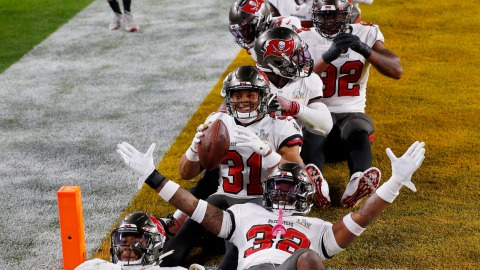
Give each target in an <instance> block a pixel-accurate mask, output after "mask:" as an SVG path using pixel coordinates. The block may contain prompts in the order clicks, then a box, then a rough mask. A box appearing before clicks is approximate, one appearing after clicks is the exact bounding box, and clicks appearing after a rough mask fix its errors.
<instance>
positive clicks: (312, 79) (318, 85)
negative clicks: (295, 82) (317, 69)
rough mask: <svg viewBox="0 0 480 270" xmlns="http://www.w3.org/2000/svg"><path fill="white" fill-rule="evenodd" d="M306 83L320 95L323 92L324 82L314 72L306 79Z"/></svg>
mask: <svg viewBox="0 0 480 270" xmlns="http://www.w3.org/2000/svg"><path fill="white" fill-rule="evenodd" d="M304 82H305V86H306V87H307V88H309V89H312V90H313V91H319V92H320V93H322V92H323V89H322V86H323V82H322V79H320V77H319V76H318V75H317V74H315V73H313V72H312V74H310V76H308V77H306V78H304Z"/></svg>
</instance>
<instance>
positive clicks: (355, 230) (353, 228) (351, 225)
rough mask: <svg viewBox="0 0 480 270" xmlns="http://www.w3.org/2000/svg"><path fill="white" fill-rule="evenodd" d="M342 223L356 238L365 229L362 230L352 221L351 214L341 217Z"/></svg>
mask: <svg viewBox="0 0 480 270" xmlns="http://www.w3.org/2000/svg"><path fill="white" fill-rule="evenodd" d="M343 223H344V224H345V227H347V229H348V230H349V231H350V232H351V233H353V234H355V235H356V236H359V235H360V234H362V232H363V231H365V228H362V227H361V226H360V225H358V224H357V223H356V222H355V221H353V219H352V213H350V214H348V215H346V216H344V217H343Z"/></svg>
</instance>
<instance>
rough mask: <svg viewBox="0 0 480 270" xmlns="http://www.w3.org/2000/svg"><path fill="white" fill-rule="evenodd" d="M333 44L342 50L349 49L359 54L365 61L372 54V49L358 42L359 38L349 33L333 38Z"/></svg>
mask: <svg viewBox="0 0 480 270" xmlns="http://www.w3.org/2000/svg"><path fill="white" fill-rule="evenodd" d="M333 42H334V43H335V45H336V46H338V47H339V48H340V49H342V50H345V51H346V50H348V48H351V49H352V50H354V51H356V52H357V53H359V54H361V55H362V56H363V57H365V59H367V58H368V57H370V55H371V54H372V48H371V47H370V46H368V45H367V44H365V43H363V42H362V41H360V38H359V37H357V36H355V35H352V34H350V33H341V34H338V35H337V36H336V37H334V38H333Z"/></svg>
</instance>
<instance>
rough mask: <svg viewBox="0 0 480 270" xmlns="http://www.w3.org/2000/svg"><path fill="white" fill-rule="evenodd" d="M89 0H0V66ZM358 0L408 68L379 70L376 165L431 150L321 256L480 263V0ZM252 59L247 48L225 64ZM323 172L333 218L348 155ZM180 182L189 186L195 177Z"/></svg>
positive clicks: (364, 264)
mask: <svg viewBox="0 0 480 270" xmlns="http://www.w3.org/2000/svg"><path fill="white" fill-rule="evenodd" d="M90 2H92V1H91V0H83V1H67V2H65V1H57V0H51V1H32V0H29V1H5V0H0V3H1V5H2V8H1V9H0V15H1V16H0V22H1V23H2V26H3V27H2V28H1V29H0V37H1V42H0V72H2V71H4V70H5V69H6V68H8V67H9V66H10V65H11V64H12V63H14V62H15V61H17V60H18V59H20V58H21V57H22V55H23V54H25V53H27V52H28V51H29V50H30V49H31V48H33V47H34V46H35V45H36V44H38V43H39V42H40V41H42V40H43V39H44V38H46V37H47V36H48V35H49V34H50V33H52V32H53V31H55V30H56V29H57V28H58V27H59V26H60V25H61V24H63V23H65V22H66V21H68V20H69V19H70V18H71V17H72V16H73V15H75V14H76V13H77V12H78V11H80V10H81V9H82V8H84V7H85V6H87V5H88V4H89V3H90ZM361 9H362V17H363V20H364V21H371V22H373V23H375V24H378V25H380V29H381V30H382V32H383V34H384V35H385V40H386V44H385V46H386V47H387V48H388V49H390V50H392V51H393V52H395V53H396V54H397V55H398V56H399V57H400V59H401V60H402V66H403V77H402V79H400V80H398V81H395V80H392V79H388V78H386V77H384V76H382V75H381V74H379V73H378V72H376V71H375V70H374V68H373V67H372V68H371V74H370V79H369V84H368V91H367V92H368V94H367V100H368V101H367V113H368V114H369V115H370V116H371V117H372V118H373V120H374V123H375V129H376V131H375V141H374V143H373V145H372V149H373V154H374V158H373V166H376V167H378V168H380V169H381V170H382V175H383V176H384V179H383V181H385V180H387V179H388V177H389V176H390V172H391V171H390V165H389V160H388V157H387V156H386V154H385V148H387V147H390V148H391V149H392V150H393V152H394V153H395V154H397V155H398V154H401V153H403V152H404V151H405V150H406V149H407V148H408V146H409V145H410V144H411V143H412V142H413V141H415V140H422V141H425V143H426V146H425V148H426V149H427V152H426V159H425V161H424V163H423V165H422V167H421V168H420V169H419V170H418V172H416V173H415V175H414V177H413V179H412V181H413V182H414V183H415V185H416V186H417V189H418V192H417V193H413V192H411V191H410V190H408V189H402V191H401V194H400V195H399V197H398V198H397V199H396V201H395V202H394V203H393V205H392V206H390V207H389V208H388V209H387V210H386V211H385V212H384V213H383V214H382V215H381V216H380V217H379V219H378V220H377V221H375V222H374V223H373V224H372V225H370V226H369V227H368V229H367V230H366V231H365V232H364V233H363V234H362V236H361V237H360V238H358V239H357V240H356V242H355V243H353V244H352V245H351V246H350V247H349V248H348V249H347V250H346V251H344V252H342V253H340V254H338V255H336V256H335V257H334V258H333V259H332V260H328V261H325V265H326V266H327V267H333V268H344V269H353V268H383V269H385V268H387V269H388V268H403V269H405V268H408V269H480V221H479V218H478V217H479V212H480V206H479V202H480V180H479V179H480V136H479V133H480V128H479V123H480V119H479V114H480V105H479V100H480V90H479V89H480V75H479V74H480V72H479V71H478V68H477V67H478V66H479V65H480V57H479V55H480V31H478V30H477V26H476V21H477V20H476V19H478V17H479V16H478V15H477V14H479V13H480V6H479V5H478V3H477V4H472V3H466V2H465V3H464V2H451V1H447V0H439V1H435V2H425V1H399V0H396V1H394V0H385V1H378V0H377V1H375V2H374V3H373V4H372V5H371V6H361ZM225 12H227V11H225ZM5 26H6V27H5ZM225 29H227V28H225ZM226 31H227V30H226ZM232 42H234V41H233V40H232ZM249 61H250V60H249V58H248V57H246V56H245V55H239V57H238V58H237V62H234V63H233V64H232V66H231V67H230V68H229V70H233V69H234V68H235V67H236V66H237V65H240V64H242V63H249ZM224 75H225V74H224ZM218 79H219V82H221V78H218ZM219 89H220V88H219V84H217V86H216V87H215V88H214V89H213V90H212V93H211V94H210V95H209V96H208V97H207V98H206V99H205V102H204V104H202V105H201V107H200V108H199V110H198V111H197V113H196V114H195V115H194V116H193V117H192V119H191V120H190V122H189V123H188V125H187V126H186V127H185V129H184V131H183V132H182V133H181V134H180V136H179V137H178V138H177V140H176V141H175V143H174V144H173V145H172V147H171V148H170V150H169V151H168V152H167V153H166V154H165V156H164V158H163V160H162V161H161V162H160V164H159V169H160V170H161V172H162V173H163V174H165V175H166V176H167V177H169V178H171V179H174V180H177V181H178V182H180V180H179V176H178V172H177V171H178V160H179V157H180V156H181V155H182V154H183V153H184V151H185V150H186V149H187V148H188V146H189V144H190V141H191V138H192V137H193V134H194V130H195V127H196V126H197V125H198V124H199V123H201V122H203V120H204V118H205V117H206V116H207V115H208V114H209V113H210V112H211V111H213V110H215V109H216V108H217V107H218V105H219V104H220V102H221V100H220V99H219V95H218V91H219ZM0 91H1V89H0ZM112 151H113V149H112ZM116 166H121V165H118V164H117V165H116ZM324 176H325V178H326V179H327V181H328V182H329V185H330V192H331V196H332V201H333V207H331V208H330V209H327V210H322V211H318V210H315V211H313V212H312V213H311V214H310V215H311V216H316V217H320V218H322V219H325V220H328V221H332V222H335V221H337V220H340V219H341V218H342V217H343V216H344V215H345V214H347V213H348V212H350V211H349V210H345V209H342V208H341V207H340V206H339V203H338V202H339V200H340V197H341V195H342V193H343V190H344V187H345V185H346V182H347V180H348V170H347V165H346V163H338V164H329V165H327V166H326V168H325V172H324ZM127 177H129V176H126V178H127ZM130 177H131V178H133V176H130ZM132 181H136V179H132ZM383 181H382V182H383ZM180 183H182V186H183V187H185V188H189V187H192V186H193V184H194V183H193V182H190V181H183V182H180ZM356 209H358V207H357V208H355V209H354V210H356ZM136 210H142V211H149V212H151V213H152V214H154V215H158V216H164V215H165V214H167V213H171V212H173V210H174V209H173V208H172V207H171V206H169V205H167V203H165V202H162V201H160V199H159V198H158V196H157V195H156V194H155V193H153V192H150V191H149V190H148V189H145V188H144V189H143V190H142V191H141V192H140V193H139V195H138V196H136V197H135V198H134V200H133V201H132V202H131V203H130V205H129V206H128V207H127V209H126V212H132V211H136ZM119 218H120V217H119ZM114 225H115V224H111V226H114ZM107 235H108V232H105V236H107ZM107 241H108V237H107V238H105V241H104V244H103V245H102V246H101V247H100V249H99V251H98V252H97V253H96V254H95V255H94V256H95V257H102V258H105V259H108V256H107V255H106V254H107V253H106V250H107V249H106V247H107V246H106V243H107ZM196 252H197V255H194V256H192V257H191V258H190V261H191V262H193V261H195V262H197V263H205V264H207V265H216V264H218V262H219V257H218V256H199V255H198V254H200V253H201V252H204V251H202V250H201V249H197V250H196ZM205 252H206V251H205Z"/></svg>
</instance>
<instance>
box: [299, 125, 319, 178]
mask: <svg viewBox="0 0 480 270" xmlns="http://www.w3.org/2000/svg"><path fill="white" fill-rule="evenodd" d="M324 142H325V136H323V135H317V134H313V133H312V132H310V131H308V130H307V129H303V145H302V151H301V152H300V156H301V157H302V160H303V163H304V164H310V163H312V164H315V166H317V167H318V169H320V171H322V172H323V166H324V165H325V155H324V154H323V143H324Z"/></svg>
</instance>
